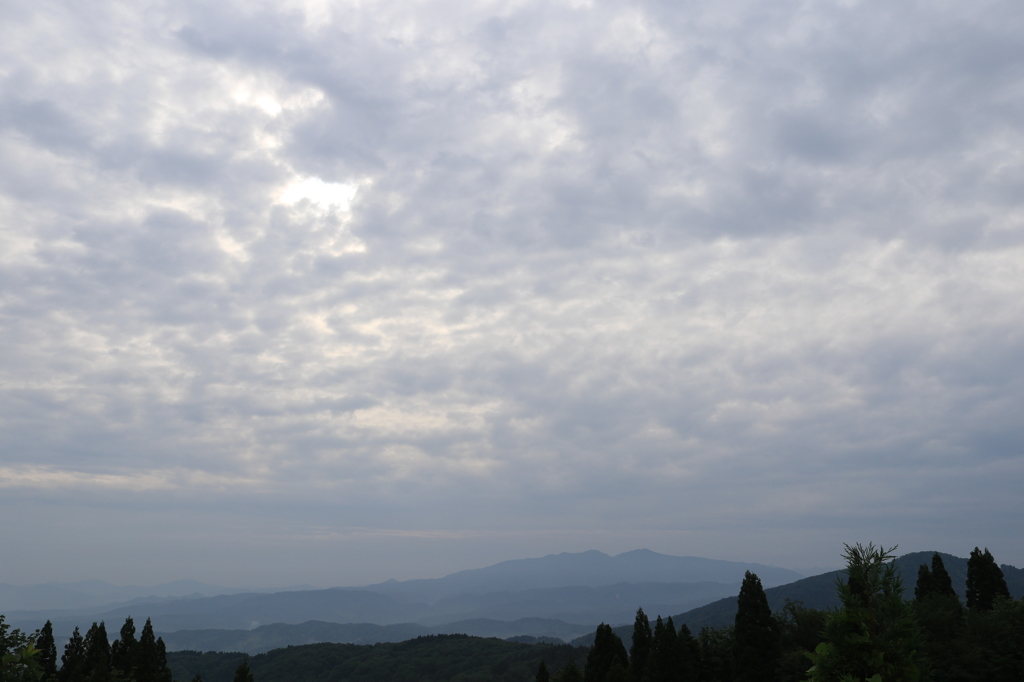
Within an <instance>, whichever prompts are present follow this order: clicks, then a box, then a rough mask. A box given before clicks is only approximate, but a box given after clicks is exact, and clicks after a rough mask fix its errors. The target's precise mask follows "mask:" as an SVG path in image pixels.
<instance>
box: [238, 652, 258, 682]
mask: <svg viewBox="0 0 1024 682" xmlns="http://www.w3.org/2000/svg"><path fill="white" fill-rule="evenodd" d="M235 682H255V681H254V679H253V676H252V671H251V670H249V657H248V656H246V657H245V658H243V659H242V663H241V665H239V666H238V668H237V669H236V670H235Z"/></svg>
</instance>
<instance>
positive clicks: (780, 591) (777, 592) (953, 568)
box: [616, 552, 1024, 637]
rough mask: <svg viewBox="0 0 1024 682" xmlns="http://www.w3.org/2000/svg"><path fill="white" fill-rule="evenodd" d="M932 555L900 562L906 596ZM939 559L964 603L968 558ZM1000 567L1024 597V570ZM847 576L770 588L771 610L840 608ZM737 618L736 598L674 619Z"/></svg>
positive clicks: (696, 623) (697, 624)
mask: <svg viewBox="0 0 1024 682" xmlns="http://www.w3.org/2000/svg"><path fill="white" fill-rule="evenodd" d="M932 554H934V552H913V553H911V554H904V555H903V556H901V557H899V558H898V559H896V567H897V568H898V569H899V571H900V574H901V575H902V577H903V587H904V589H905V590H906V591H905V593H904V596H905V597H907V598H913V596H914V585H915V584H916V581H917V569H918V567H920V565H921V564H930V562H931V558H932ZM939 556H941V557H942V562H943V564H945V567H946V571H947V572H948V573H949V577H950V579H951V580H952V581H953V589H955V590H956V592H957V594H959V595H960V599H961V600H963V599H964V598H965V595H966V590H967V588H966V585H967V559H964V558H961V557H958V556H953V555H952V554H943V553H942V552H939ZM1000 568H1001V569H1002V571H1003V576H1004V577H1005V578H1006V586H1007V587H1008V588H1009V590H1010V594H1011V595H1012V596H1013V597H1014V598H1015V599H1019V598H1020V597H1022V596H1024V569H1020V568H1015V567H1013V566H1008V565H1005V564H1004V565H1002V566H1001V567H1000ZM844 574H845V571H832V572H830V573H823V574H821V575H815V576H811V577H810V578H804V579H803V580H797V581H796V582H793V583H790V584H788V585H780V586H778V587H771V588H768V589H766V590H765V591H764V593H765V596H767V597H768V605H769V606H770V607H771V609H772V612H778V611H780V610H781V609H782V607H784V606H785V605H786V600H787V599H791V600H793V601H801V602H803V605H804V606H806V607H809V608H814V609H828V608H831V607H835V606H839V599H838V597H837V596H836V578H838V577H839V576H840V575H844ZM735 618H736V597H727V598H725V599H719V600H718V601H715V602H712V603H710V604H707V605H705V606H701V607H698V608H696V609H692V610H690V611H687V612H686V613H682V614H679V615H673V616H672V620H673V621H675V622H676V623H677V624H682V623H685V624H686V625H687V627H689V628H690V630H692V631H694V632H697V631H698V630H700V628H701V627H703V626H705V625H709V626H712V627H721V626H725V625H732V622H733V620H734V619H735ZM623 632H625V633H626V634H627V636H628V634H629V633H631V632H632V626H628V627H624V628H618V629H616V633H617V634H619V636H620V637H621V636H622V633H623Z"/></svg>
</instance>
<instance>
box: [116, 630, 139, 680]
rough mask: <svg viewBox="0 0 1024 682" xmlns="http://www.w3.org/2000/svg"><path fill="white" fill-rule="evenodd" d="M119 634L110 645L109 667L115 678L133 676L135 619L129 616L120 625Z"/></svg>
mask: <svg viewBox="0 0 1024 682" xmlns="http://www.w3.org/2000/svg"><path fill="white" fill-rule="evenodd" d="M120 634H121V636H120V637H119V638H118V639H116V640H114V643H113V644H111V645H110V667H111V671H112V673H113V676H114V677H115V678H117V679H128V678H134V675H135V659H136V657H137V656H138V644H139V643H138V641H137V640H136V639H135V621H134V620H132V617H131V616H128V617H127V618H125V620H124V625H122V626H121V633H120Z"/></svg>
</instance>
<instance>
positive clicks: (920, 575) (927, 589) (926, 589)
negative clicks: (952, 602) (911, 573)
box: [914, 564, 935, 601]
mask: <svg viewBox="0 0 1024 682" xmlns="http://www.w3.org/2000/svg"><path fill="white" fill-rule="evenodd" d="M933 594H935V579H934V578H933V577H932V569H930V568H928V564H921V565H920V567H918V569H917V583H915V584H914V599H915V600H917V601H924V600H925V599H927V598H929V597H931V596H932V595H933Z"/></svg>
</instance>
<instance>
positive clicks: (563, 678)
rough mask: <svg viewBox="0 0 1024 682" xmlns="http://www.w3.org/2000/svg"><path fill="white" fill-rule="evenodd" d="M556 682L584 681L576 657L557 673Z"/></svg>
mask: <svg viewBox="0 0 1024 682" xmlns="http://www.w3.org/2000/svg"><path fill="white" fill-rule="evenodd" d="M555 682H583V673H581V672H580V669H579V666H577V665H576V660H575V659H572V658H570V659H569V662H568V663H566V664H565V667H564V668H562V670H561V671H559V673H558V674H557V675H555Z"/></svg>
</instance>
